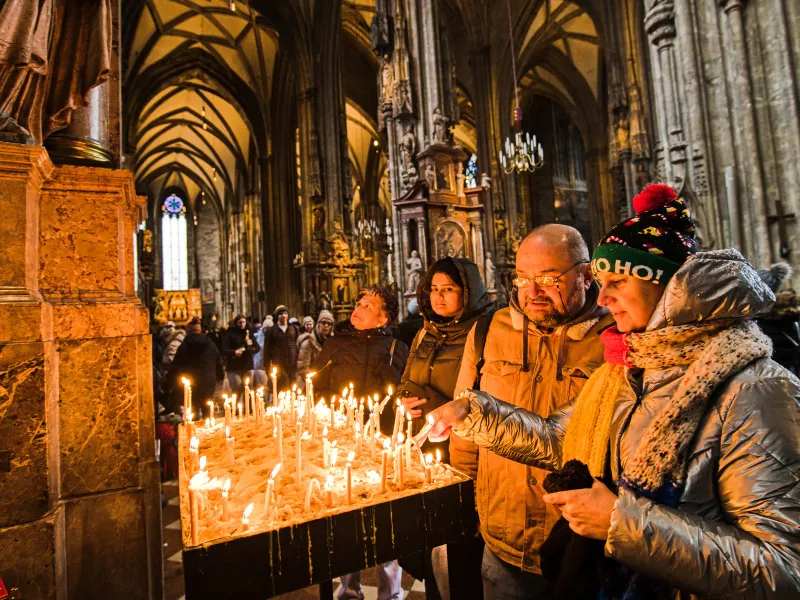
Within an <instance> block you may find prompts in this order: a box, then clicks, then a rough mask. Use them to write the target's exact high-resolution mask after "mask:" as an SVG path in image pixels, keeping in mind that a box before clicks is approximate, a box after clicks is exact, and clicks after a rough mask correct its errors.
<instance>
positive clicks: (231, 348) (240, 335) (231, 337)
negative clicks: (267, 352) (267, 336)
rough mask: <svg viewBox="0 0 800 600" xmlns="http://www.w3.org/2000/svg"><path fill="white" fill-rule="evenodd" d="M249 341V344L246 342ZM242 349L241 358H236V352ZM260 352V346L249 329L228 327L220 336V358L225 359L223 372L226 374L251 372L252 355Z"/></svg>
mask: <svg viewBox="0 0 800 600" xmlns="http://www.w3.org/2000/svg"><path fill="white" fill-rule="evenodd" d="M248 339H249V340H250V344H248V343H247V340H248ZM239 348H244V349H245V350H244V352H242V354H241V356H236V350H238V349H239ZM259 350H261V346H259V345H258V342H257V341H255V340H254V339H253V337H252V336H251V335H250V330H249V329H239V328H238V327H235V326H234V327H228V330H227V331H226V332H225V335H223V336H222V358H223V359H225V370H226V371H228V373H240V374H241V373H246V372H247V371H252V370H253V355H254V354H255V353H256V352H258V351H259Z"/></svg>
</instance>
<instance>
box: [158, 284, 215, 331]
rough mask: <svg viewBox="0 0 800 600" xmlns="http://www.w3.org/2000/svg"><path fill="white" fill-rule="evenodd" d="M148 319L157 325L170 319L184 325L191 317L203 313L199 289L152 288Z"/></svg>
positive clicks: (179, 325) (164, 323) (177, 324)
mask: <svg viewBox="0 0 800 600" xmlns="http://www.w3.org/2000/svg"><path fill="white" fill-rule="evenodd" d="M154 291H155V295H154V296H153V300H152V304H151V312H150V319H151V320H152V321H153V323H156V324H157V325H166V324H167V322H168V321H172V322H173V323H175V325H176V326H178V327H181V326H183V325H186V324H187V323H188V322H189V321H190V320H191V319H192V317H201V316H202V315H203V303H202V300H201V295H200V290H199V289H194V288H193V289H189V290H170V291H167V290H158V289H157V290H154Z"/></svg>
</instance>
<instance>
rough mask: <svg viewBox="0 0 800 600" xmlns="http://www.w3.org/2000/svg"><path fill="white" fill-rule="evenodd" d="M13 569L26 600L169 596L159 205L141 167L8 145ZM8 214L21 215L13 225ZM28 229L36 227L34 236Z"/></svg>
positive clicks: (3, 162) (4, 534)
mask: <svg viewBox="0 0 800 600" xmlns="http://www.w3.org/2000/svg"><path fill="white" fill-rule="evenodd" d="M0 166H1V167H2V168H1V169H0V190H3V191H2V193H0V210H2V212H3V214H4V215H11V216H12V217H13V218H15V219H16V223H15V225H16V227H15V229H13V230H12V229H11V228H5V229H0V264H1V265H2V269H0V272H2V273H3V279H2V281H0V319H2V321H3V322H4V323H6V324H7V326H6V327H4V328H3V330H2V332H0V388H3V389H5V390H7V395H6V397H5V398H4V400H3V404H4V410H3V412H2V414H0V472H2V473H3V485H2V486H0V565H2V567H1V568H2V574H3V578H4V581H5V583H6V585H8V586H15V587H19V588H20V593H21V595H22V597H24V598H31V599H34V598H36V599H38V598H57V599H58V600H69V599H72V598H76V599H77V598H96V597H116V598H132V599H139V598H141V599H154V598H161V597H162V596H163V576H162V566H161V565H162V563H161V560H162V557H161V552H162V548H161V505H160V491H159V490H160V488H159V470H158V465H157V463H156V461H155V435H154V414H153V398H152V371H151V336H150V334H149V331H148V326H149V316H148V311H147V309H146V308H145V307H143V306H142V305H141V303H140V302H139V300H138V299H137V298H136V296H135V294H134V289H133V272H134V269H133V232H134V228H135V227H136V224H137V223H138V222H139V221H140V220H141V218H142V213H141V209H142V206H143V205H144V199H143V198H138V197H137V196H136V195H135V192H134V189H133V181H132V175H131V174H130V173H128V172H125V171H115V170H106V169H104V170H102V171H99V170H97V169H90V168H85V167H60V168H55V169H54V168H53V166H52V163H51V161H50V159H49V157H48V156H47V152H46V151H45V150H44V149H43V148H42V147H38V146H20V145H14V144H0ZM7 218H8V217H7ZM23 232H24V233H23Z"/></svg>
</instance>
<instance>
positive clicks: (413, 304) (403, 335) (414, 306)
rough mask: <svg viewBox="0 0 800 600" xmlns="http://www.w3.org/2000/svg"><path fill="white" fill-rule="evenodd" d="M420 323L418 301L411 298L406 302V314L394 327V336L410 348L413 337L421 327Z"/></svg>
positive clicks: (420, 316)
mask: <svg viewBox="0 0 800 600" xmlns="http://www.w3.org/2000/svg"><path fill="white" fill-rule="evenodd" d="M422 323H423V319H422V315H421V314H419V303H418V302H417V299H416V298H412V299H411V300H409V302H408V316H406V318H405V319H403V320H402V321H401V322H400V324H399V325H398V326H397V327H395V329H394V337H395V338H397V339H398V340H400V341H401V342H403V343H404V344H405V345H406V346H408V347H409V348H410V347H411V344H412V343H413V342H414V337H415V336H416V335H417V333H418V332H419V330H420V329H422Z"/></svg>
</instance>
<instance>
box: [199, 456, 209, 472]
mask: <svg viewBox="0 0 800 600" xmlns="http://www.w3.org/2000/svg"><path fill="white" fill-rule="evenodd" d="M207 463H208V461H207V460H206V457H205V456H201V457H200V471H199V472H200V473H205V470H206V464H207Z"/></svg>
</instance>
